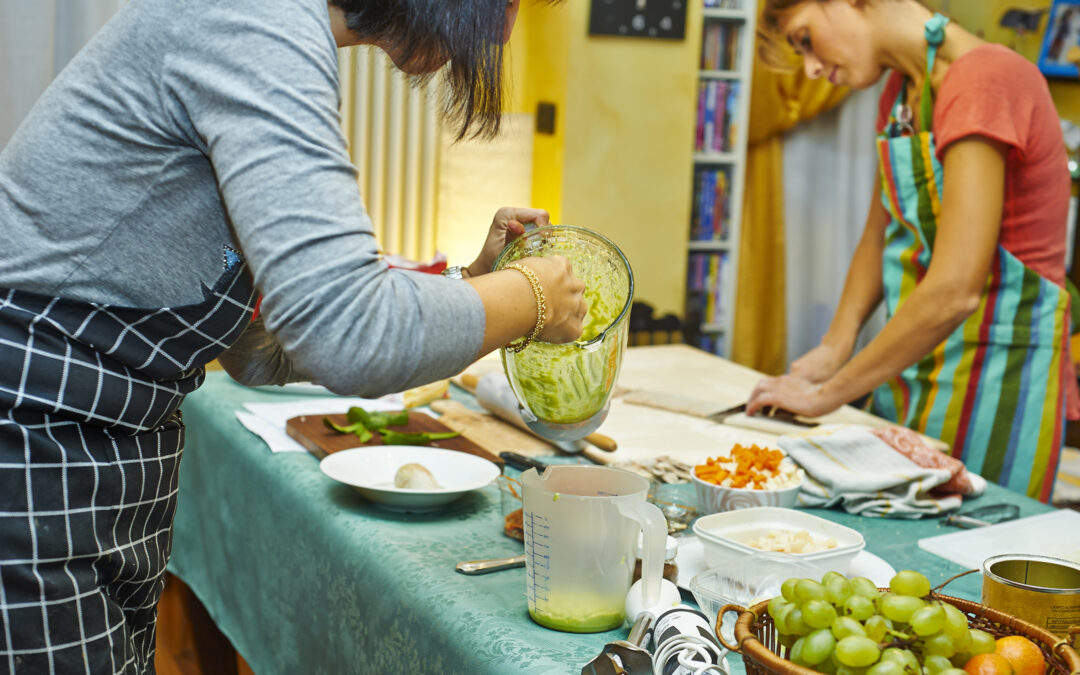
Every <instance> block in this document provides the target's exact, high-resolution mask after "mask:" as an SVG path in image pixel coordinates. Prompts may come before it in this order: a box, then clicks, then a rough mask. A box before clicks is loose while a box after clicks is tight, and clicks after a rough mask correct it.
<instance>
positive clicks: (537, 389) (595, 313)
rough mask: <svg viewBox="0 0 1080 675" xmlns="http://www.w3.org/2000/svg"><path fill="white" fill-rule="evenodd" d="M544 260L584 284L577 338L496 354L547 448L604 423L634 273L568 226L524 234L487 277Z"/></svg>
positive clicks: (614, 251)
mask: <svg viewBox="0 0 1080 675" xmlns="http://www.w3.org/2000/svg"><path fill="white" fill-rule="evenodd" d="M550 255H562V256H565V257H566V258H568V259H569V260H570V262H571V264H572V265H573V268H574V274H575V275H577V277H578V278H579V279H581V280H582V281H583V282H584V283H585V302H586V303H587V304H588V311H587V312H586V314H585V320H584V322H583V331H582V335H581V338H580V339H578V340H577V341H576V342H571V343H568V344H552V343H548V342H538V341H534V342H532V343H531V344H530V345H529V346H528V347H527V348H526V349H524V350H523V351H520V352H517V353H515V352H511V351H509V350H507V349H502V350H501V354H502V362H503V369H504V370H505V371H506V378H507V379H508V380H509V381H510V387H511V388H512V389H513V390H514V395H515V396H516V397H517V400H518V404H519V410H520V412H521V417H522V419H523V420H524V421H525V423H526V424H527V425H528V426H529V428H530V429H532V431H533V432H535V433H536V434H538V435H540V436H542V437H544V438H547V439H550V440H553V441H576V440H579V439H582V438H584V437H585V436H588V435H589V434H591V433H592V432H593V431H596V429H597V427H599V426H600V424H601V423H603V421H604V419H605V418H606V417H607V413H608V406H609V404H610V399H611V392H612V390H614V388H615V380H616V379H617V377H618V375H619V368H620V366H621V365H622V357H623V352H624V351H625V350H626V340H627V330H628V326H629V321H628V319H629V316H630V303H631V301H632V300H633V296H634V274H633V272H632V271H631V269H630V263H629V262H628V261H627V259H626V256H624V255H623V253H622V251H620V250H619V248H618V247H617V246H615V244H613V243H612V242H611V241H610V240H608V239H607V238H606V237H604V236H603V235H601V234H599V233H597V232H593V231H592V230H587V229H585V228H582V227H572V226H569V225H549V226H546V227H538V228H533V229H531V230H528V231H527V232H526V233H525V234H523V235H522V236H520V237H518V238H517V239H515V240H514V241H513V242H511V243H510V244H508V245H507V246H506V248H504V249H503V251H502V252H501V253H500V254H499V257H498V258H497V259H496V260H495V264H494V266H493V270H494V271H497V270H500V269H503V268H504V267H506V265H508V264H510V263H512V262H514V261H516V260H520V259H521V258H525V257H529V256H550Z"/></svg>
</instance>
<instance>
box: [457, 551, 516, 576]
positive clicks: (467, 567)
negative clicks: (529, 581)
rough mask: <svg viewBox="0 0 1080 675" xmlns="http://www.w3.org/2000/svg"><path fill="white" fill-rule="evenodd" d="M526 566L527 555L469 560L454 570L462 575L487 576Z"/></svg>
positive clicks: (460, 563)
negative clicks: (491, 573)
mask: <svg viewBox="0 0 1080 675" xmlns="http://www.w3.org/2000/svg"><path fill="white" fill-rule="evenodd" d="M524 566H525V554H524V553H522V554H521V555H515V556H511V557H509V558H491V559H489V560H469V561H466V562H459V563H458V564H457V566H456V567H455V568H454V569H456V570H457V571H458V572H461V573H462V574H469V575H473V574H487V573H489V572H498V571H499V570H508V569H511V568H513V567H524Z"/></svg>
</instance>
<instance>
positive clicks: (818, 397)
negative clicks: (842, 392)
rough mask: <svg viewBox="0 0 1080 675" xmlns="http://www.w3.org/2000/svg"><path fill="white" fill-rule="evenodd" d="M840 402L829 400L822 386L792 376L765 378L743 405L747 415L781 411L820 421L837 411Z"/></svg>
mask: <svg viewBox="0 0 1080 675" xmlns="http://www.w3.org/2000/svg"><path fill="white" fill-rule="evenodd" d="M843 403H844V402H843V401H841V400H839V399H836V397H835V396H831V395H830V394H829V393H828V392H827V390H826V388H825V386H824V385H823V384H821V383H818V382H810V381H808V380H804V379H803V378H801V377H796V376H794V375H781V376H779V377H766V378H764V379H762V380H761V381H760V382H758V383H757V386H755V387H754V391H753V392H752V393H751V394H750V400H749V401H748V402H747V404H746V414H747V415H753V414H755V413H757V412H761V411H767V409H768V408H769V407H776V408H783V409H784V410H790V411H791V412H793V413H798V414H799V415H803V416H805V417H820V416H821V415H824V414H826V413H830V412H832V411H833V410H836V409H837V408H839V407H840V406H841V405H843Z"/></svg>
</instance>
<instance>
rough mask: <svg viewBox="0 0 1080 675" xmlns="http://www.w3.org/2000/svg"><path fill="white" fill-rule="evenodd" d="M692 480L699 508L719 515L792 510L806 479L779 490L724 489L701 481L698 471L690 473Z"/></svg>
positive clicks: (703, 511)
mask: <svg viewBox="0 0 1080 675" xmlns="http://www.w3.org/2000/svg"><path fill="white" fill-rule="evenodd" d="M690 480H691V482H693V484H694V491H695V493H696V494H697V502H698V508H699V509H700V510H701V512H702V513H719V512H721V511H735V510H736V509H749V508H754V507H757V506H781V507H785V508H792V507H794V506H795V498H796V497H798V496H799V490H800V489H801V488H802V484H803V480H805V478H803V480H800V481H799V483H798V484H797V485H793V486H791V487H786V488H780V489H779V490H755V489H753V488H734V487H723V486H721V485H716V484H714V483H708V482H706V481H703V480H701V479H700V478H698V477H697V473H696V469H694V470H691V471H690Z"/></svg>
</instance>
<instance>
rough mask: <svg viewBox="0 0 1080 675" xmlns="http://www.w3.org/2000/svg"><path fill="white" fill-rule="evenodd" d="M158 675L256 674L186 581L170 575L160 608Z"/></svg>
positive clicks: (158, 623)
mask: <svg viewBox="0 0 1080 675" xmlns="http://www.w3.org/2000/svg"><path fill="white" fill-rule="evenodd" d="M155 661H156V663H155V666H156V668H157V672H158V675H253V672H252V670H251V668H250V667H249V666H248V665H247V663H246V662H245V661H244V659H243V658H242V657H241V656H240V655H239V654H238V653H237V652H236V650H235V649H233V646H232V645H231V644H230V643H229V639H228V638H226V637H225V636H224V635H223V634H222V633H221V631H219V630H218V629H217V626H215V625H214V621H213V619H211V618H210V615H209V614H207V612H206V608H205V607H203V606H202V603H201V602H199V599H198V598H197V597H195V594H194V593H192V592H191V589H189V588H188V587H187V586H186V585H185V584H184V582H182V581H180V579H178V578H176V577H174V576H173V575H171V574H169V575H166V581H165V591H164V593H162V595H161V603H160V604H159V605H158V622H157V656H156V659H155Z"/></svg>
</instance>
